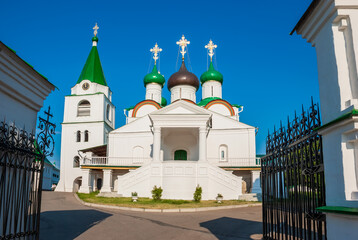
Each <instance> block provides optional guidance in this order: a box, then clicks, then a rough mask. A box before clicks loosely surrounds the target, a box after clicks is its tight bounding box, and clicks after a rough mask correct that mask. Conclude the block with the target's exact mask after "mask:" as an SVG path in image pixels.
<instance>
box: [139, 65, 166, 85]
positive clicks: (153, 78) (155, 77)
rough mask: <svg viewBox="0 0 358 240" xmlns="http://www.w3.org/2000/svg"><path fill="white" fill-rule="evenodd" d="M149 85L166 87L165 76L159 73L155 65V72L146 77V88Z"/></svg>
mask: <svg viewBox="0 0 358 240" xmlns="http://www.w3.org/2000/svg"><path fill="white" fill-rule="evenodd" d="M148 83H158V84H160V85H162V87H163V86H164V83H165V78H164V76H163V75H161V74H160V73H158V69H157V65H154V67H153V71H152V72H151V73H148V74H147V75H145V77H144V86H146V85H147V84H148Z"/></svg>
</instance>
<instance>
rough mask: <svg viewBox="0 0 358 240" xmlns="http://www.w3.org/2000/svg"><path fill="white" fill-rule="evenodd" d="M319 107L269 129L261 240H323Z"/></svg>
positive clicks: (263, 159)
mask: <svg viewBox="0 0 358 240" xmlns="http://www.w3.org/2000/svg"><path fill="white" fill-rule="evenodd" d="M320 125H321V121H320V114H319V108H318V105H317V104H314V103H313V102H312V105H311V107H310V108H309V109H308V110H307V111H305V110H304V109H303V108H302V113H301V114H300V115H299V116H297V114H295V117H294V119H293V121H290V120H289V119H288V121H287V126H285V127H284V126H282V123H281V126H280V127H279V129H278V130H276V129H275V130H274V132H273V133H272V134H270V133H269V134H268V137H267V141H266V156H265V157H263V158H262V159H261V171H262V198H263V201H262V202H263V235H264V239H326V238H327V237H326V222H325V215H324V214H322V213H320V212H318V211H316V208H317V207H320V206H325V183H324V171H323V156H322V139H321V136H320V135H318V133H317V131H315V129H316V128H317V127H319V126H320Z"/></svg>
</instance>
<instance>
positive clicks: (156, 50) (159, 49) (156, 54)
mask: <svg viewBox="0 0 358 240" xmlns="http://www.w3.org/2000/svg"><path fill="white" fill-rule="evenodd" d="M162 50H163V49H161V48H159V47H158V44H157V43H155V46H154V48H152V49H150V51H151V52H152V53H154V56H153V59H154V64H157V60H158V58H159V57H158V53H160V52H161V51H162Z"/></svg>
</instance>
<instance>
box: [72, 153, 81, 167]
mask: <svg viewBox="0 0 358 240" xmlns="http://www.w3.org/2000/svg"><path fill="white" fill-rule="evenodd" d="M73 167H74V168H79V167H80V157H79V156H75V157H74V158H73Z"/></svg>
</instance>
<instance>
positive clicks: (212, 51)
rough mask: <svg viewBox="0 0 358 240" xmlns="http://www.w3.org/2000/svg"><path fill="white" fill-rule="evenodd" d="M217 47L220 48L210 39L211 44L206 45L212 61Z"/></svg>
mask: <svg viewBox="0 0 358 240" xmlns="http://www.w3.org/2000/svg"><path fill="white" fill-rule="evenodd" d="M217 47H218V46H217V45H215V44H214V43H213V41H211V39H210V41H209V43H208V44H207V45H205V48H207V49H208V51H209V53H208V54H209V56H210V61H213V56H214V49H215V48H217Z"/></svg>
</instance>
